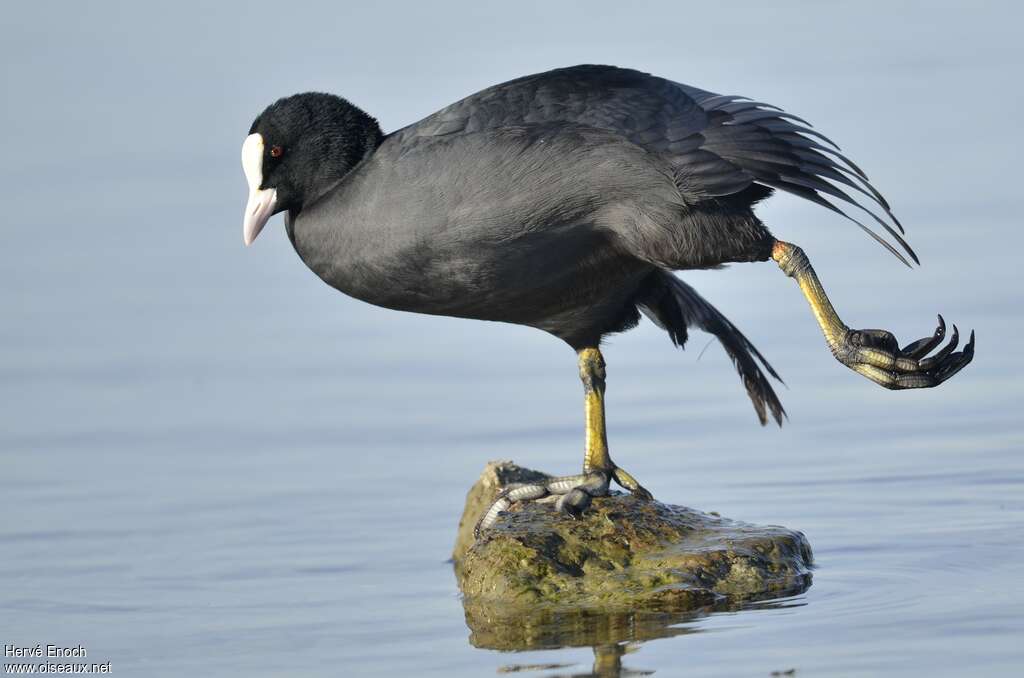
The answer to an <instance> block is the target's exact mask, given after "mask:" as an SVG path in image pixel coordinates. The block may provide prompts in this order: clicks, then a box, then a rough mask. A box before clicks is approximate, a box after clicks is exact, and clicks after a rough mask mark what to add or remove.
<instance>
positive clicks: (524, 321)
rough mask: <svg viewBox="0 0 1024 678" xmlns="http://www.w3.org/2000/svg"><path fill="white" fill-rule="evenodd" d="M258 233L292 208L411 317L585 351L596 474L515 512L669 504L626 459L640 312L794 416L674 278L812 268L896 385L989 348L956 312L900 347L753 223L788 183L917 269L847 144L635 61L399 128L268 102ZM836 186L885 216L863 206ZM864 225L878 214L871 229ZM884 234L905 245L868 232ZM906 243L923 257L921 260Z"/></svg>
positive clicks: (557, 483)
mask: <svg viewBox="0 0 1024 678" xmlns="http://www.w3.org/2000/svg"><path fill="white" fill-rule="evenodd" d="M242 166H243V169H244V170H245V176H246V179H247V180H248V182H249V191H250V192H249V202H248V205H247V206H246V212H245V220H244V226H243V232H244V239H245V243H246V244H249V243H251V242H252V240H253V239H254V238H255V237H256V236H257V234H259V232H260V229H262V228H263V226H264V224H266V222H267V220H268V219H269V218H270V217H271V216H272V215H273V214H276V213H278V212H285V213H286V216H285V226H286V228H287V232H288V237H289V239H290V240H291V241H292V244H293V245H294V246H295V249H296V251H297V252H298V253H299V256H300V257H301V258H302V260H303V261H304V262H305V263H306V265H307V266H309V268H310V269H312V270H313V271H314V272H315V273H316V274H317V275H318V276H320V278H322V279H323V280H324V282H326V283H327V284H329V285H331V286H332V287H335V288H336V289H338V290H340V291H342V292H344V293H346V294H348V295H351V296H353V297H356V298H357V299H362V300H364V301H367V302H369V303H371V304H377V305H379V306H385V307H388V308H393V309H398V310H402V311H415V312H418V313H432V314H437V315H449V316H458V317H463V318H477V319H480V320H498V321H503V322H510V323H518V324H521V325H529V326H532V327H536V328H538V329H541V330H544V331H546V332H549V333H550V334H553V335H555V336H556V337H559V338H561V339H562V340H564V341H565V342H566V343H568V344H569V346H571V347H572V348H573V349H574V350H575V351H576V353H577V355H578V361H579V369H580V377H581V378H582V380H583V388H584V393H585V410H586V444H585V453H584V460H583V472H582V474H580V475H578V476H570V477H565V478H559V479H557V480H554V481H552V482H550V483H548V484H546V485H526V486H520V487H515V488H510V489H508V490H506V491H505V492H504V493H503V494H502V495H501V497H500V498H499V499H498V501H497V502H496V503H495V504H494V506H493V507H492V508H491V510H490V511H488V512H487V514H486V515H485V517H484V519H483V520H482V521H481V525H480V527H488V526H489V525H491V524H492V523H493V522H494V521H495V519H496V518H497V515H498V513H499V512H500V511H502V510H504V509H505V508H507V507H508V506H509V505H510V504H511V503H512V502H514V501H520V500H526V499H538V498H541V497H544V496H547V495H549V494H555V495H560V496H559V498H558V501H557V506H558V507H559V508H561V509H564V510H567V511H570V512H572V513H579V512H581V511H583V510H584V509H585V508H586V507H587V506H588V505H589V504H590V501H591V497H593V496H600V495H604V494H606V493H607V492H608V485H609V481H610V480H612V479H614V480H615V481H616V482H617V483H619V484H620V485H622V486H623V487H625V488H626V489H628V490H630V491H632V492H633V493H634V494H636V495H639V496H641V497H648V498H649V497H650V494H649V493H648V492H647V491H646V490H645V489H644V488H643V487H642V486H641V485H640V484H639V483H638V482H637V481H636V480H635V479H634V478H633V477H632V476H630V475H629V474H628V473H626V472H625V471H623V470H622V469H621V468H620V467H619V466H617V465H616V464H615V463H614V462H613V461H612V459H611V457H610V456H609V453H608V446H607V441H606V437H605V423H604V390H605V365H604V360H603V358H602V356H601V352H600V350H599V346H600V343H601V339H602V337H604V336H605V335H607V334H609V333H613V332H621V331H623V330H627V329H629V328H631V327H633V326H634V325H636V324H637V322H638V321H639V318H640V313H641V312H642V313H643V314H644V315H646V316H647V317H648V318H650V319H651V320H652V321H654V322H655V323H656V324H657V325H659V326H660V327H662V328H664V329H665V330H666V331H667V332H668V334H669V337H670V338H671V339H672V341H673V342H675V343H676V344H677V345H679V346H683V345H684V344H685V343H686V339H687V333H688V330H689V328H691V327H696V328H699V329H702V330H704V331H706V332H709V333H711V334H713V335H715V336H716V337H717V338H718V339H719V341H720V342H721V344H722V346H723V348H724V349H725V351H726V352H727V353H728V354H729V356H730V358H732V361H733V363H734V364H735V366H736V369H737V371H738V372H739V375H740V378H741V379H742V381H743V384H744V386H745V387H746V390H747V394H748V395H749V396H750V399H751V401H752V402H753V404H754V409H755V410H756V412H757V416H758V418H759V419H760V420H761V423H762V424H763V423H765V422H766V421H767V419H768V415H769V413H770V415H771V416H772V417H773V418H774V419H775V421H776V422H778V423H780V424H781V422H782V418H783V416H784V414H785V413H784V411H783V409H782V405H781V403H780V402H779V400H778V398H777V397H776V395H775V392H774V391H773V390H772V387H771V384H770V383H769V381H768V378H767V377H766V375H765V372H767V373H768V374H769V375H771V376H773V377H775V378H776V379H778V375H777V374H776V373H775V370H773V369H772V367H771V366H770V365H769V364H768V362H767V361H766V360H765V359H764V357H763V356H762V355H761V354H760V353H759V352H758V351H757V349H756V348H754V346H753V345H752V344H751V343H750V341H748V340H747V338H746V337H745V336H743V334H742V333H741V332H740V331H739V330H738V329H737V328H736V327H735V326H734V325H733V324H732V323H731V322H730V321H729V320H727V319H726V318H725V317H724V316H723V315H722V314H721V313H719V312H718V311H717V310H716V309H715V308H714V307H713V306H712V305H711V304H709V303H708V302H707V301H705V300H704V299H703V298H701V296H700V295H699V294H697V292H696V291H694V289H693V288H691V287H690V286H689V285H687V284H686V283H684V282H682V281H681V280H679V279H678V278H676V277H675V276H674V275H673V274H672V273H671V271H673V270H680V269H694V268H712V267H715V266H719V265H721V264H725V263H730V262H748V261H749V262H753V261H767V260H768V259H773V260H774V261H775V262H777V263H778V265H779V266H780V267H781V268H782V270H783V271H784V272H785V273H786V275H788V276H790V277H792V278H795V279H796V281H797V283H798V284H799V285H800V288H801V290H802V291H803V293H804V296H805V297H806V298H807V300H808V301H809V302H810V304H811V309H812V310H813V312H814V315H815V318H816V319H817V321H818V323H819V325H820V326H821V329H822V331H823V332H824V334H825V339H826V341H827V343H828V346H829V348H830V349H831V350H832V353H833V354H834V355H835V357H836V359H837V360H839V362H841V363H842V364H844V365H846V366H847V367H850V368H851V369H853V370H855V371H857V372H859V373H860V374H862V375H864V376H865V377H867V378H868V379H871V380H872V381H874V382H876V383H878V384H881V385H882V386H884V387H886V388H890V389H904V388H926V387H931V386H937V385H938V384H941V383H942V382H944V381H945V380H947V379H949V378H950V377H952V376H953V375H954V374H956V373H957V372H958V371H959V370H961V369H962V368H963V367H964V366H965V365H967V364H968V363H969V362H970V361H971V359H972V358H973V356H974V333H973V332H972V333H971V339H970V341H969V342H968V343H967V345H966V346H965V347H964V348H963V350H962V351H958V352H954V349H955V348H956V346H957V343H958V336H957V331H956V327H955V326H954V328H953V336H952V338H951V340H950V341H949V343H947V344H946V345H945V346H944V347H943V348H942V349H940V350H939V351H938V352H936V353H935V354H933V355H931V356H929V355H928V354H929V353H930V352H931V351H932V350H933V349H935V348H936V347H937V346H938V345H939V344H940V343H941V342H942V340H943V338H944V337H945V323H944V322H943V320H942V317H941V316H939V324H938V328H937V329H936V330H935V332H934V334H933V335H932V336H930V337H926V338H924V339H920V340H918V341H914V342H912V343H910V344H908V345H907V346H904V347H903V348H902V349H901V348H900V346H899V344H898V343H897V341H896V338H895V337H894V336H893V335H892V334H891V333H889V332H886V331H884V330H851V329H849V328H848V327H847V326H846V325H844V324H843V322H842V321H841V320H840V319H839V316H838V315H837V314H836V312H835V310H834V309H833V308H832V305H831V304H830V303H829V300H828V298H827V297H826V296H825V291H824V289H823V288H822V286H821V284H820V282H819V281H818V278H817V276H816V275H815V273H814V270H813V269H812V268H811V265H810V262H809V261H808V260H807V257H806V256H805V255H804V253H803V252H802V251H801V250H800V248H799V247H796V246H795V245H792V244H789V243H785V242H782V241H779V240H776V239H775V238H774V237H773V236H772V234H771V233H770V232H769V231H768V229H767V227H765V225H764V224H763V223H761V221H760V220H759V219H758V218H757V217H756V216H755V215H754V212H753V207H754V205H755V204H756V203H757V202H758V201H760V200H763V199H764V198H766V197H768V196H769V195H770V194H771V193H772V191H773V189H780V190H783V191H788V192H790V193H794V194H796V195H798V196H800V197H803V198H806V199H808V200H811V201H813V202H815V203H817V204H819V205H822V206H825V207H827V208H829V209H831V210H833V211H835V212H839V213H840V214H843V216H846V217H847V218H849V219H850V220H851V221H853V222H854V223H856V224H857V225H858V226H860V227H861V228H862V229H864V230H865V231H866V232H867V233H869V234H870V235H871V236H872V237H873V238H875V239H876V240H877V241H878V242H879V243H881V244H882V245H884V246H885V247H886V248H887V249H888V250H889V251H890V252H891V253H892V254H894V255H895V256H896V257H898V258H899V259H900V260H901V261H903V262H904V263H906V264H907V265H909V262H908V261H907V258H906V257H910V258H911V259H913V260H914V261H917V257H916V255H915V254H914V252H913V250H911V248H910V246H909V245H908V244H907V243H906V242H905V241H904V240H903V238H902V236H901V233H902V232H903V228H902V226H901V225H900V223H899V222H898V221H897V220H896V218H895V217H894V216H893V214H892V212H891V211H890V209H889V205H888V203H886V201H885V199H884V198H883V197H882V196H881V194H879V193H878V191H876V190H875V189H874V187H872V186H871V184H870V183H868V180H867V177H866V176H865V174H864V173H863V172H862V171H861V170H860V169H859V168H858V167H857V166H856V165H855V164H853V162H851V161H850V160H849V159H847V158H846V157H845V156H843V155H842V154H841V153H840V152H839V149H838V147H836V146H834V145H833V144H832V143H831V142H830V141H829V140H828V139H826V138H825V137H824V136H822V135H821V134H819V133H818V132H816V131H814V130H812V129H811V128H810V126H809V125H808V124H807V123H806V122H804V121H803V120H801V119H800V118H797V117H796V116H793V115H790V114H789V113H786V112H784V111H782V110H781V109H779V108H776V107H774V106H770V105H768V104H764V103H759V102H756V101H751V100H749V99H746V98H744V97H739V96H722V95H718V94H714V93H712V92H708V91H705V90H701V89H697V88H695V87H689V86H687V85H682V84H679V83H676V82H672V81H669V80H665V79H662V78H658V77H654V76H651V75H647V74H645V73H640V72H637V71H633V70H626V69H621V68H615V67H610V66H576V67H572V68H563V69H558V70H554V71H549V72H546V73H540V74H538V75H530V76H526V77H523V78H519V79H517V80H512V81H510V82H506V83H504V84H501V85H495V86H494V87H490V88H488V89H485V90H483V91H482V92H478V93H476V94H474V95H472V96H470V97H467V98H466V99H463V100H462V101H459V102H456V103H454V104H452V105H451V106H448V107H447V108H444V109H442V110H440V111H438V112H437V113H434V114H433V115H431V116H429V117H427V118H425V119H423V120H421V121H420V122H417V123H415V124H413V125H410V126H408V127H406V128H404V129H400V130H398V131H396V132H393V133H391V134H384V133H383V132H382V131H381V129H380V127H379V126H378V124H377V121H376V120H374V119H373V118H372V117H370V116H369V115H367V114H366V113H364V112H363V111H361V110H360V109H358V108H356V107H355V106H353V105H352V104H351V103H349V102H348V101H346V100H344V99H342V98H340V97H337V96H334V95H330V94H318V93H308V94H297V95H294V96H290V97H287V98H284V99H281V100H279V101H277V102H276V103H274V104H272V105H271V106H270V107H268V108H267V109H266V110H265V111H264V112H263V113H262V114H260V116H259V117H258V118H256V121H255V122H254V123H253V124H252V127H251V129H250V130H249V136H248V137H247V138H246V140H245V143H244V144H243V146H242ZM828 198H832V199H834V200H836V201H838V202H839V203H845V204H848V205H851V206H855V207H857V208H858V209H859V210H861V211H862V212H863V214H864V215H866V217H865V218H863V219H856V218H854V217H853V216H850V215H847V214H846V213H845V212H843V211H842V210H841V209H840V208H839V207H838V206H837V205H836V204H834V203H833V202H831V201H830V200H829V199H828ZM865 222H866V223H865ZM867 224H871V225H877V226H880V227H881V228H882V229H883V230H884V231H885V232H886V233H887V234H888V236H889V237H891V238H892V239H893V240H894V241H895V244H893V243H890V242H889V241H887V240H886V239H885V238H884V237H883V236H882V235H881V234H879V233H877V232H876V231H874V230H873V229H872V228H871V227H869V225H867ZM904 255H906V256H904Z"/></svg>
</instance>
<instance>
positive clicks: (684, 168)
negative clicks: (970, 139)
mask: <svg viewBox="0 0 1024 678" xmlns="http://www.w3.org/2000/svg"><path fill="white" fill-rule="evenodd" d="M557 121H565V122H571V123H575V124H579V125H588V126H591V127H596V128H598V129H604V130H609V131H612V132H615V133H617V134H620V135H621V136H623V137H625V138H627V139H629V140H630V141H632V142H633V143H635V144H637V145H639V146H642V147H643V148H645V149H646V150H648V151H650V152H653V153H658V154H659V155H661V156H663V157H664V158H666V159H667V160H668V161H669V162H670V163H671V165H672V166H673V167H674V168H675V170H676V173H677V184H678V185H679V188H680V192H681V193H682V195H683V197H684V199H686V200H688V201H693V202H697V201H701V200H707V199H715V198H721V197H725V196H729V195H733V194H736V193H739V192H741V191H743V190H744V189H746V188H748V187H749V186H750V185H751V184H752V183H758V184H762V185H764V186H767V187H769V188H776V189H780V190H783V191H787V192H789V193H793V194H795V195H797V196H800V197H801V198H805V199H807V200H810V201H811V202H814V203H817V204H819V205H822V206H823V207H827V208H828V209H830V210H832V211H834V212H837V213H839V214H841V215H843V216H844V217H846V218H847V219H849V220H850V221H852V222H854V223H856V224H857V225H858V226H860V228H862V229H863V230H864V231H865V232H867V233H868V234H869V235H871V236H872V237H873V238H874V239H875V240H877V241H878V242H879V243H881V244H882V245H883V246H885V247H886V248H887V249H888V250H889V251H890V252H892V253H893V254H894V255H895V256H896V257H897V258H899V259H900V260H901V261H903V262H904V263H907V261H906V259H905V258H904V257H903V255H902V254H901V253H900V251H899V250H897V249H896V247H894V246H893V245H892V244H891V243H889V242H888V241H887V240H886V239H884V238H883V237H882V236H881V235H879V234H878V233H877V232H876V231H875V230H873V229H872V228H870V227H868V226H867V225H866V224H865V223H864V219H858V218H855V217H854V216H851V215H850V214H847V213H846V212H845V211H844V210H843V209H841V208H840V207H839V206H837V205H836V204H834V203H833V202H832V200H830V199H834V200H836V201H839V202H840V203H846V204H848V205H850V206H854V207H857V208H858V209H859V210H862V211H863V212H864V213H866V214H867V215H870V216H869V217H868V218H869V219H870V220H871V221H872V222H874V223H877V224H878V225H880V226H881V227H882V228H883V229H884V230H885V231H886V232H887V233H888V234H889V235H890V236H891V237H892V238H894V239H895V240H896V242H897V243H899V245H900V246H901V247H902V249H903V250H904V251H905V252H906V253H907V254H908V255H909V256H910V257H911V258H912V259H913V260H914V261H917V256H916V255H915V254H914V251H913V250H912V249H911V248H910V246H909V245H908V244H907V243H906V241H905V240H904V239H903V237H902V235H901V234H902V233H903V232H904V231H903V227H902V226H901V225H900V223H899V221H898V220H897V219H896V217H895V216H894V215H893V214H892V211H891V210H890V208H889V204H888V203H887V202H886V200H885V198H883V197H882V195H881V194H880V193H879V192H878V191H877V190H875V188H874V187H873V186H872V185H871V184H870V183H869V182H868V178H867V176H866V175H865V174H864V172H862V171H861V169H860V168H859V167H857V165H855V164H854V163H853V162H852V161H850V160H849V159H848V158H846V157H845V156H844V155H843V154H842V153H841V152H840V151H839V147H838V146H836V145H835V144H833V143H832V142H831V141H829V140H828V139H827V138H825V137H824V136H823V135H822V134H820V133H819V132H817V131H815V130H814V129H812V128H811V126H810V125H809V124H808V123H806V122H805V121H803V120H801V119H800V118H797V117H796V116H793V115H791V114H789V113H786V112H785V111H783V110H781V109H779V108H776V107H774V106H771V105H768V104H764V103H760V102H757V101H751V100H749V99H747V98H745V97H740V96H731V95H729V96H722V95H718V94H715V93H714V92H708V91H705V90H702V89H697V88H695V87H690V86H687V85H682V84H679V83H676V82H672V81H670V80H665V79H663V78H658V77H655V76H652V75H648V74H646V73H641V72H639V71H633V70H628V69H622V68H616V67H613V66H574V67H571V68H562V69H558V70H554V71H548V72H546V73H540V74H537V75H530V76H526V77H523V78H519V79H517V80H512V81H509V82H506V83H503V84H500V85H495V86H493V87H490V88H488V89H485V90H483V91H481V92H478V93H476V94H474V95H471V96H469V97H467V98H465V99H463V100H462V101H458V102H456V103H454V104H452V105H451V106H448V107H446V108H444V109H442V110H440V111H438V112H437V113H435V114H433V115H431V116H429V117H427V118H425V119H424V120H421V121H420V122H418V123H415V124H414V125H411V126H409V127H407V128H405V129H402V130H399V131H398V132H396V134H400V135H403V136H405V137H407V138H409V137H418V136H419V137H422V136H440V135H451V134H463V133H471V132H478V131H481V130H485V129H492V128H496V127H506V126H514V125H522V124H528V123H545V122H557Z"/></svg>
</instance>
